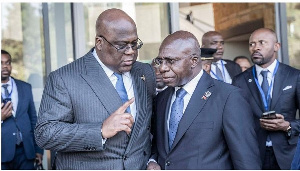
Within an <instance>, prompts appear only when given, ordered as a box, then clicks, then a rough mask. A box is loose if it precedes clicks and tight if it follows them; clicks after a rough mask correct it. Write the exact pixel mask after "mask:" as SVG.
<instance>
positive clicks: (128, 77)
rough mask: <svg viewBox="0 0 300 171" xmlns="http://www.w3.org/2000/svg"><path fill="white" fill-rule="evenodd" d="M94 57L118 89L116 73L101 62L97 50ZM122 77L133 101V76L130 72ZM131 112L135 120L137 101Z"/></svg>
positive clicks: (133, 104)
mask: <svg viewBox="0 0 300 171" xmlns="http://www.w3.org/2000/svg"><path fill="white" fill-rule="evenodd" d="M93 55H94V57H95V58H96V60H97V61H98V62H99V64H100V65H101V67H102V68H103V70H104V72H105V74H106V75H107V77H108V78H109V80H110V81H111V83H112V84H113V86H114V87H115V88H116V84H117V81H118V78H117V77H116V76H115V75H114V72H113V71H112V70H111V69H109V68H108V67H107V66H105V65H104V64H103V63H102V62H101V60H100V59H99V57H98V55H97V53H96V50H94V51H93ZM122 77H123V82H124V86H125V89H126V92H127V96H128V99H131V98H133V97H134V90H133V84H132V78H131V74H130V72H125V73H123V74H122ZM130 111H131V115H132V116H133V119H134V120H135V117H136V103H135V101H134V102H133V103H132V104H131V105H130Z"/></svg>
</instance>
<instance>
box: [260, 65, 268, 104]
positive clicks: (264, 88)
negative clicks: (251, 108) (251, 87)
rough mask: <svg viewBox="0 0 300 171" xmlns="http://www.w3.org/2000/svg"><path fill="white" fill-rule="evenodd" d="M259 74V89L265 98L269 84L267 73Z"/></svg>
mask: <svg viewBox="0 0 300 171" xmlns="http://www.w3.org/2000/svg"><path fill="white" fill-rule="evenodd" d="M260 74H261V75H262V76H263V81H262V83H261V88H262V90H263V92H264V94H265V97H266V98H267V95H268V90H269V83H268V71H261V72H260Z"/></svg>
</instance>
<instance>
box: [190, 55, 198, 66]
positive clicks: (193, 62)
mask: <svg viewBox="0 0 300 171" xmlns="http://www.w3.org/2000/svg"><path fill="white" fill-rule="evenodd" d="M191 63H192V66H191V68H195V67H196V66H197V65H198V63H199V58H198V57H196V56H194V57H192V58H191Z"/></svg>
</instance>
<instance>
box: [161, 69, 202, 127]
mask: <svg viewBox="0 0 300 171" xmlns="http://www.w3.org/2000/svg"><path fill="white" fill-rule="evenodd" d="M202 75H203V70H201V71H200V72H199V74H198V75H197V76H196V77H195V78H193V79H192V80H191V81H190V82H188V83H187V84H186V85H184V86H183V87H182V88H183V89H184V90H185V91H187V94H186V95H185V96H184V97H183V113H184V112H185V109H186V107H187V105H188V104H189V102H190V99H191V97H192V95H193V93H194V91H195V89H196V87H197V84H198V82H199V80H200V78H201V77H202ZM180 88H181V87H175V91H174V94H173V95H172V99H171V105H170V108H169V114H168V120H167V124H168V130H169V120H170V115H171V108H172V104H173V102H174V101H175V99H176V91H177V90H179V89H180Z"/></svg>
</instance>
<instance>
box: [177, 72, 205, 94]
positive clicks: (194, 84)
mask: <svg viewBox="0 0 300 171" xmlns="http://www.w3.org/2000/svg"><path fill="white" fill-rule="evenodd" d="M202 75H203V69H202V70H201V71H200V72H199V74H198V75H197V76H196V77H195V78H193V79H192V80H191V81H190V82H188V83H187V84H185V85H184V86H183V87H182V88H183V89H184V90H185V91H187V93H188V94H189V95H193V93H194V91H195V89H196V87H197V84H198V82H199V80H200V78H201V77H202ZM180 88H181V87H175V92H176V91H177V90H179V89H180Z"/></svg>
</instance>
